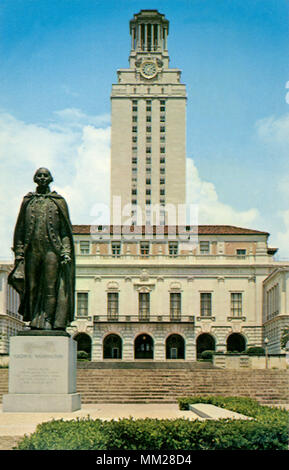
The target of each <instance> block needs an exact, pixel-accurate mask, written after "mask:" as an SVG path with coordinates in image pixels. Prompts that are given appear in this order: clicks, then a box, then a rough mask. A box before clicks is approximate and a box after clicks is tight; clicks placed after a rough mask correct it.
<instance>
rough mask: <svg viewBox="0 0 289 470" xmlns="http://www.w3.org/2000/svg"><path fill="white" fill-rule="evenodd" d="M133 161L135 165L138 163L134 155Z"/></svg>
mask: <svg viewBox="0 0 289 470" xmlns="http://www.w3.org/2000/svg"><path fill="white" fill-rule="evenodd" d="M131 163H133V164H134V165H136V164H137V157H132V159H131Z"/></svg>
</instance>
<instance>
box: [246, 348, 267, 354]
mask: <svg viewBox="0 0 289 470" xmlns="http://www.w3.org/2000/svg"><path fill="white" fill-rule="evenodd" d="M245 354H248V355H249V356H265V349H264V348H261V346H251V347H250V348H248V349H246V352H245Z"/></svg>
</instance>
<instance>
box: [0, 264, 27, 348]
mask: <svg viewBox="0 0 289 470" xmlns="http://www.w3.org/2000/svg"><path fill="white" fill-rule="evenodd" d="M11 269H12V265H11V264H10V263H4V262H2V263H1V264H0V356H1V355H6V354H8V352H9V338H10V336H14V335H16V334H17V332H18V331H19V330H23V328H24V323H23V321H22V316H21V315H19V313H18V308H19V295H18V294H17V292H16V291H15V290H14V289H13V288H12V287H11V286H9V285H8V282H7V279H8V274H9V272H10V271H11Z"/></svg>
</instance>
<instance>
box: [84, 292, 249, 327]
mask: <svg viewBox="0 0 289 470" xmlns="http://www.w3.org/2000/svg"><path fill="white" fill-rule="evenodd" d="M230 302H231V304H230V310H231V316H232V317H241V316H242V314H243V306H242V304H243V302H242V292H231V293H230ZM181 314H182V294H181V292H170V321H180V320H181ZM77 316H78V317H84V316H88V292H78V293H77ZM118 316H119V292H108V293H107V319H108V320H111V321H113V320H118ZM200 316H201V317H211V316H212V293H211V292H201V293H200ZM138 319H139V321H149V320H150V292H139V294H138Z"/></svg>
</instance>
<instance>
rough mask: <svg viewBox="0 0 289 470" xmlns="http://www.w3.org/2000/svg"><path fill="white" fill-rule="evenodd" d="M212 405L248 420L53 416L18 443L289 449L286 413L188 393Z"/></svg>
mask: <svg viewBox="0 0 289 470" xmlns="http://www.w3.org/2000/svg"><path fill="white" fill-rule="evenodd" d="M196 402H198V403H212V404H214V405H217V406H222V407H223V408H227V409H230V410H232V411H237V412H239V413H242V414H245V415H247V416H251V417H253V418H254V419H252V420H233V419H221V420H205V421H200V420H196V421H190V420H189V419H175V420H169V419H165V420H158V419H149V418H147V419H133V418H130V419H120V420H118V421H114V420H112V421H101V420H99V419H97V420H92V419H90V418H85V419H83V418H81V419H79V418H78V419H76V420H72V421H63V420H54V421H50V422H47V423H42V424H40V425H38V426H37V429H36V431H35V432H34V433H33V434H31V435H30V436H25V437H24V438H23V439H22V440H21V441H20V442H19V443H18V447H17V449H19V450H104V449H105V450H155V451H156V450H159V451H165V450H216V449H230V450H233V449H242V450H265V449H266V450H268V449H287V448H288V429H287V428H288V414H287V412H286V411H285V410H282V409H277V408H270V407H267V406H261V405H259V404H258V402H257V401H256V400H252V399H249V398H239V397H238V398H237V397H218V396H217V397H212V396H207V397H199V396H197V397H187V398H182V399H180V400H179V404H180V408H181V409H188V406H189V404H190V403H196Z"/></svg>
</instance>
